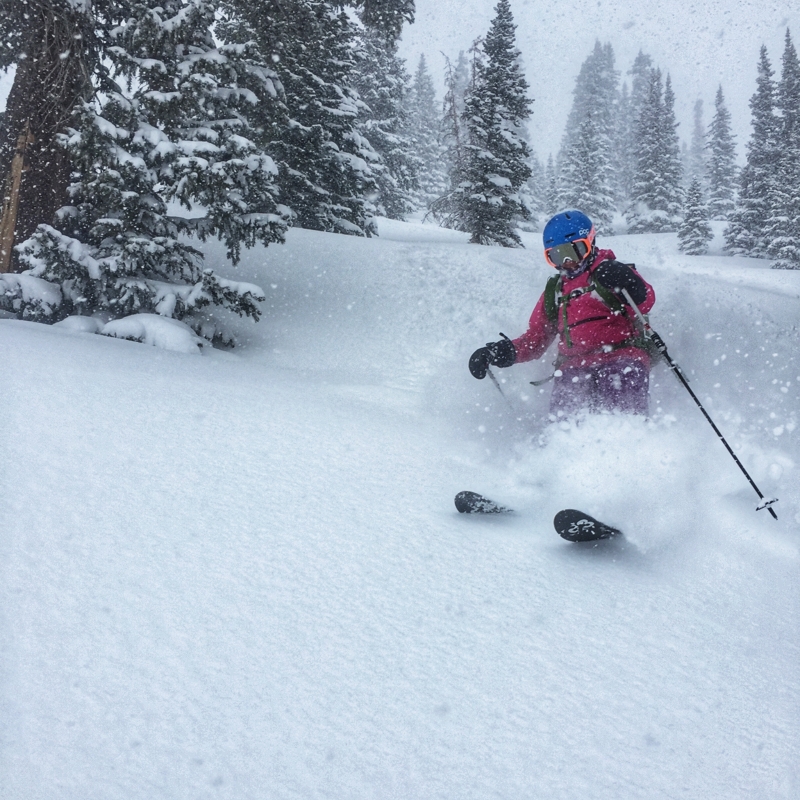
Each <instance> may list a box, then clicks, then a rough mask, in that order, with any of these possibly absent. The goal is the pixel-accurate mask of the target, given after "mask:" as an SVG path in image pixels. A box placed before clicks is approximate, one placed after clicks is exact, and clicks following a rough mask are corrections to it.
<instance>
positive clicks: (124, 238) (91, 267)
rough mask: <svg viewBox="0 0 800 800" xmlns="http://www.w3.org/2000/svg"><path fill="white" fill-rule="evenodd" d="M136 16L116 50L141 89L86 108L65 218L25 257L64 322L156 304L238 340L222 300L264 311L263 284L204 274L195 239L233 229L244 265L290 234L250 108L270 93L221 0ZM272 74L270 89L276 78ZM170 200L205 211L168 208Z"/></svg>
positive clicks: (73, 150) (111, 92)
mask: <svg viewBox="0 0 800 800" xmlns="http://www.w3.org/2000/svg"><path fill="white" fill-rule="evenodd" d="M134 12H135V14H134V15H133V16H131V17H129V19H128V20H127V21H126V23H125V24H124V25H122V26H118V27H117V28H115V30H114V41H115V42H116V45H115V46H114V47H112V48H110V49H109V50H108V51H107V58H109V59H110V60H111V62H112V64H113V67H114V69H115V71H116V73H117V74H118V75H119V76H120V77H121V78H123V79H125V78H127V80H128V81H129V86H130V87H131V89H132V91H130V92H125V91H123V89H122V88H121V87H119V86H117V87H116V88H114V87H112V86H111V85H108V86H107V91H106V92H105V93H104V94H103V95H99V96H98V97H97V98H96V99H95V101H94V102H92V103H85V104H84V105H83V107H82V111H81V113H80V119H79V124H78V125H76V127H75V128H73V129H72V130H71V131H70V133H69V136H68V137H66V138H65V141H64V145H65V147H66V149H67V150H68V152H69V153H70V155H71V157H72V162H73V164H74V166H75V173H74V179H73V182H72V184H71V185H70V195H71V205H70V206H67V207H65V208H63V209H62V210H61V211H60V213H59V222H58V227H53V226H46V225H42V226H40V227H39V228H38V229H37V232H36V233H35V234H34V236H33V237H31V238H30V239H29V240H27V241H26V242H25V243H23V244H22V245H20V248H19V250H20V260H21V262H22V264H23V265H24V266H26V267H28V269H29V274H30V275H32V276H34V277H38V278H42V279H44V280H46V281H48V282H51V283H53V284H57V285H58V286H59V287H60V290H61V295H62V298H63V300H62V302H61V304H60V305H59V306H58V307H57V308H54V309H53V308H51V309H49V310H48V311H47V313H48V315H49V316H50V317H51V318H53V319H55V318H59V317H63V316H66V315H67V314H82V315H97V316H99V317H100V318H102V319H109V318H118V317H122V316H126V315H129V314H133V313H138V312H147V313H157V314H160V315H162V316H166V317H172V318H175V319H178V320H184V321H185V322H187V323H189V324H190V325H191V326H192V327H193V328H194V329H195V331H196V332H198V333H199V334H201V335H202V336H205V337H206V338H208V339H211V340H221V341H229V336H228V335H227V334H226V332H225V330H224V327H222V326H221V325H220V323H219V321H218V320H217V319H216V318H215V317H214V315H213V313H212V309H211V307H212V306H215V305H220V306H224V307H227V308H229V309H230V310H233V311H235V312H237V313H239V314H245V315H248V316H251V317H253V318H255V319H257V318H258V316H259V314H260V311H259V308H258V306H257V304H256V301H257V300H258V299H261V298H260V290H259V289H258V287H255V286H253V285H251V284H241V283H236V282H233V281H227V280H224V279H222V278H220V277H218V276H216V275H215V274H214V272H213V271H212V270H210V269H204V268H203V264H202V258H201V256H200V254H199V252H198V251H197V250H196V249H194V248H193V247H192V246H191V245H190V244H188V243H187V242H186V240H185V237H186V236H192V235H194V236H197V237H199V238H201V239H203V238H205V237H206V236H210V235H213V236H217V237H220V238H221V239H222V240H223V241H224V242H225V243H226V244H227V246H228V255H229V257H230V258H231V259H233V260H236V259H237V258H238V256H239V252H240V249H241V247H242V246H243V245H244V246H250V245H252V244H254V243H255V242H256V241H260V242H262V243H264V244H268V243H269V242H273V241H281V240H282V237H283V233H284V230H285V227H286V218H285V217H286V212H285V210H284V209H283V208H282V207H281V206H279V205H278V204H277V203H276V199H275V198H276V194H277V188H276V186H275V176H276V173H277V169H276V167H275V164H274V163H273V161H272V159H271V158H270V157H269V156H267V155H265V154H263V153H262V152H260V151H259V149H258V148H257V147H256V145H255V144H254V143H253V141H252V139H250V138H248V136H249V134H250V133H251V129H250V126H249V125H248V122H247V116H246V114H247V109H248V107H249V106H251V105H253V104H254V103H256V102H258V101H259V98H258V97H257V95H256V94H255V93H254V92H253V91H252V89H249V88H243V87H241V86H240V85H239V83H238V80H239V76H240V75H245V74H247V72H248V70H249V69H250V67H251V66H252V65H251V64H250V63H249V62H248V58H247V50H246V48H240V47H219V46H217V45H216V44H215V42H214V40H213V38H212V35H211V26H212V25H213V23H214V14H215V8H214V4H213V3H211V2H209V1H208V0H190V1H189V2H184V0H149V2H148V3H140V4H139V5H137V6H136V7H135V9H134ZM260 74H261V77H262V79H263V81H264V82H265V83H264V87H265V93H266V81H268V80H269V79H270V76H269V75H268V74H266V73H263V72H262V73H260ZM261 99H262V100H264V99H265V98H263V97H262V98H261ZM170 202H172V203H174V204H181V205H183V206H186V207H187V208H189V209H191V211H192V213H191V214H190V215H188V216H179V215H177V214H175V213H169V211H168V205H167V204H168V203H170ZM201 210H202V213H201V214H198V213H197V212H198V211H201ZM17 310H18V311H19V313H21V314H22V315H23V316H25V315H28V316H30V315H36V314H40V315H41V312H42V309H40V308H36V307H32V308H26V307H25V305H24V304H23V306H22V308H18V309H17Z"/></svg>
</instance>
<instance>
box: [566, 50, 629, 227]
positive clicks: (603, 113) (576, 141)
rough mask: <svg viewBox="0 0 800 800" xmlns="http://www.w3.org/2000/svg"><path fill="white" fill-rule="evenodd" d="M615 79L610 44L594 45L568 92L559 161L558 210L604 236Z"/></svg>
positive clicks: (610, 190)
mask: <svg viewBox="0 0 800 800" xmlns="http://www.w3.org/2000/svg"><path fill="white" fill-rule="evenodd" d="M618 80H619V74H618V72H617V71H616V70H615V69H614V51H613V50H612V48H611V45H610V44H606V45H605V46H603V45H601V44H600V42H599V41H596V42H595V45H594V50H593V51H592V53H591V54H590V55H589V56H588V57H587V58H586V60H585V61H584V62H583V64H582V65H581V69H580V72H579V73H578V77H577V79H576V81H575V88H574V89H573V101H572V108H571V110H570V113H569V116H568V117H567V124H566V130H565V133H564V140H563V142H562V145H561V154H560V156H559V162H560V164H561V165H562V172H561V186H560V189H561V196H560V205H561V206H562V207H569V208H580V209H581V210H582V211H584V212H585V213H586V214H588V215H589V216H590V217H591V219H592V220H593V222H594V223H595V226H596V227H597V229H598V231H599V232H601V233H610V232H611V225H612V221H613V219H614V212H615V210H616V197H615V177H614V158H615V147H614V145H615V137H616V130H615V125H616V113H615V111H616V107H615V104H616V98H617V83H618Z"/></svg>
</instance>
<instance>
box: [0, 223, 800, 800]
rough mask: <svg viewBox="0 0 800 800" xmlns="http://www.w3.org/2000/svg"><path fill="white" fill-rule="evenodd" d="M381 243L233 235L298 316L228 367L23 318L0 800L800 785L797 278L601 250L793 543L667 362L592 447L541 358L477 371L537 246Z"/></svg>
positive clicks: (8, 504) (399, 239)
mask: <svg viewBox="0 0 800 800" xmlns="http://www.w3.org/2000/svg"><path fill="white" fill-rule="evenodd" d="M381 233H382V236H381V238H380V239H373V240H366V241H365V240H359V239H353V238H347V237H337V236H331V235H325V234H319V233H312V232H306V231H299V230H295V231H291V232H290V236H289V241H288V243H287V245H286V246H285V247H271V248H269V249H268V250H266V251H263V250H259V251H253V252H250V253H248V254H246V256H245V258H244V260H243V263H242V264H241V265H240V267H239V268H237V269H236V270H233V269H231V268H230V267H227V266H225V265H224V264H223V263H222V261H223V258H224V255H223V252H222V251H221V250H219V251H215V250H214V249H213V248H210V249H209V251H208V255H209V262H210V265H211V266H214V267H215V268H218V269H219V271H220V272H221V273H222V274H225V275H229V276H230V277H235V278H237V279H241V280H249V281H254V282H256V283H259V284H261V285H262V286H263V287H264V288H265V290H266V291H267V294H268V300H267V302H266V303H265V304H264V305H265V307H264V311H265V316H264V319H263V321H262V322H261V323H259V324H258V325H252V324H250V323H246V322H244V321H243V322H242V323H241V326H240V338H241V341H242V346H241V347H240V348H239V349H237V350H236V351H234V352H219V351H213V352H208V349H207V348H206V350H205V351H204V353H203V354H202V355H201V357H199V358H198V357H197V356H192V357H189V356H187V355H182V354H180V353H173V352H165V351H163V350H160V349H156V348H153V347H147V346H144V345H141V344H135V343H131V342H126V341H118V340H112V339H108V338H104V337H100V336H95V335H92V334H88V333H81V332H76V331H72V330H68V329H65V328H61V329H59V328H52V327H45V326H40V325H34V324H28V323H20V322H17V321H13V320H5V321H0V351H1V352H2V360H3V363H4V365H5V378H4V381H3V386H4V389H3V393H2V398H3V411H4V416H3V419H4V427H5V431H6V436H5V447H4V451H3V497H4V503H3V507H2V508H3V512H2V513H3V517H2V520H0V526H1V527H0V530H2V536H1V537H0V564H1V565H2V566H1V567H0V570H1V572H0V643H1V644H2V662H1V663H0V670H2V672H0V698H1V699H2V713H0V725H1V726H2V728H0V731H1V733H2V739H1V740H0V759H1V760H0V782H1V783H2V787H3V789H2V792H1V793H0V794H2V796H3V797H4V798H9V800H38V798H42V800H44V799H45V798H46V799H47V800H66V799H67V798H68V799H69V800H90V799H94V798H98V800H99V799H100V798H102V799H103V800H139V799H140V798H141V799H142V800H144V799H145V798H147V800H153V799H154V798H193V799H194V798H205V797H220V798H231V800H250V799H252V800H261V799H262V798H322V797H329V798H337V800H338V799H339V798H389V797H392V798H426V800H427V799H428V798H447V799H448V800H449V799H450V798H476V800H477V799H478V798H481V799H482V798H487V797H502V798H547V799H548V800H553V799H557V798H564V800H568V799H569V800H572V799H573V798H589V797H591V798H593V799H594V800H598V799H599V800H604V799H605V798H608V799H609V800H611V799H612V798H613V799H614V800H619V799H620V798H644V797H647V798H675V797H683V798H698V799H699V798H704V799H705V798H725V800H730V798H744V797H747V798H770V799H772V798H797V797H798V796H800V769H799V768H798V764H800V652H798V650H799V648H798V633H797V631H798V621H800V616H799V614H798V612H800V604H799V603H798V598H799V597H800V588H799V587H800V582H799V581H798V577H799V576H798V566H800V559H799V558H798V531H799V530H800V502H799V501H798V497H797V489H796V487H797V481H798V470H797V463H798V461H800V447H799V446H798V437H800V433H799V432H798V430H797V421H798V420H797V417H798V394H799V393H800V362H798V343H799V342H798V339H799V337H800V334H798V330H797V321H798V309H799V308H800V273H785V272H775V271H770V270H768V269H766V268H765V264H763V263H761V262H758V261H752V260H747V259H731V258H724V257H721V256H719V255H712V256H707V257H694V258H693V257H687V256H683V255H680V254H678V253H677V251H676V249H675V240H674V237H673V236H670V235H664V236H647V237H645V236H640V237H618V238H616V239H611V240H609V239H606V240H604V243H605V244H610V245H611V247H613V248H614V249H615V250H616V251H617V255H618V256H619V257H620V258H622V259H624V260H633V261H636V263H637V265H638V266H639V268H640V269H641V270H642V272H643V273H644V274H645V276H646V277H647V278H648V279H649V280H650V281H651V282H652V283H653V284H654V285H655V287H656V292H657V295H658V302H657V305H656V308H655V310H654V312H653V314H652V321H653V324H654V327H655V328H656V329H657V330H659V331H660V332H661V333H662V335H663V336H664V337H665V339H666V340H667V342H668V344H669V345H670V350H671V353H672V355H673V356H674V357H675V358H676V359H677V360H678V361H679V363H681V365H682V366H683V367H684V369H685V370H686V372H687V373H688V375H689V376H690V378H691V379H692V385H693V387H694V389H695V391H696V392H697V393H698V395H699V396H700V397H701V399H702V400H703V402H704V403H706V404H707V407H708V409H709V411H710V412H711V414H712V415H713V416H714V418H715V420H716V421H717V423H718V424H719V425H720V427H721V428H722V430H723V432H724V433H725V434H726V436H727V437H728V439H729V440H730V442H731V444H732V445H733V447H734V448H735V449H736V451H737V452H738V453H739V454H740V456H741V457H742V459H743V461H744V463H745V464H746V466H747V468H748V469H749V470H750V471H751V473H752V475H753V477H754V478H755V479H756V481H757V482H758V483H759V485H760V486H761V488H762V489H763V491H764V492H765V494H766V495H768V496H778V497H780V503H779V504H778V505H777V506H776V510H777V512H778V515H779V517H780V519H779V522H777V523H776V522H774V521H773V520H772V519H771V518H770V517H768V516H767V515H766V512H763V511H762V512H759V513H756V512H755V511H754V508H755V505H756V501H757V498H756V496H755V493H754V492H753V491H752V489H751V488H750V487H749V486H748V484H747V482H746V481H745V479H744V478H743V476H742V475H741V473H740V472H739V471H738V470H737V468H736V466H735V465H734V464H733V462H732V460H731V459H730V458H729V456H728V454H727V453H726V452H725V450H724V448H723V447H722V446H721V444H720V443H719V442H718V441H716V439H715V437H714V434H713V432H712V431H711V429H710V428H709V426H708V425H707V423H706V422H705V421H704V420H703V418H702V417H701V415H700V413H699V411H698V410H697V409H696V407H695V406H694V405H693V404H692V403H691V400H690V399H689V397H688V395H687V394H686V393H685V391H684V390H683V389H682V388H681V387H680V385H679V384H678V383H677V381H676V380H675V379H674V377H673V376H672V375H670V374H669V373H668V372H667V371H666V370H665V369H664V368H663V367H659V368H657V370H656V372H655V373H654V385H653V391H652V401H653V403H652V406H653V416H652V419H651V420H649V421H645V420H640V419H629V418H619V417H610V416H607V417H600V418H595V419H587V420H584V421H583V423H582V424H580V425H575V424H564V425H561V426H559V425H551V424H548V422H547V394H548V392H549V388H548V387H547V386H545V387H542V390H541V391H540V390H539V389H536V388H534V387H532V386H531V385H530V384H529V381H530V380H533V379H537V378H540V377H544V376H546V375H547V374H548V364H547V363H546V362H545V363H534V364H527V365H520V366H517V367H515V368H512V369H510V370H504V371H502V372H501V373H499V375H500V377H501V378H502V379H503V381H504V382H503V390H504V392H505V394H506V397H507V400H504V399H503V398H502V397H501V396H500V394H499V393H498V392H497V390H496V388H495V387H494V386H493V385H492V384H491V383H490V382H489V381H488V380H486V381H483V382H477V381H474V380H473V379H472V378H471V377H470V376H469V374H468V372H467V370H466V359H467V357H468V356H469V353H470V352H471V351H472V350H473V349H474V348H475V347H477V346H479V345H480V344H482V343H483V342H485V341H487V340H493V339H496V338H497V333H498V331H504V332H506V333H508V334H509V335H516V334H518V333H520V332H521V331H522V330H523V328H524V326H525V324H526V323H527V317H528V315H529V313H530V310H531V308H532V306H533V303H534V302H535V300H536V298H537V296H538V294H539V292H540V291H541V288H542V286H543V285H544V281H545V278H546V277H547V275H548V268H547V267H546V266H545V265H544V262H543V259H542V258H541V255H540V251H539V247H538V241H537V237H536V236H535V235H531V236H530V237H529V239H528V240H527V241H528V244H529V248H528V249H527V250H524V251H522V250H520V251H510V250H504V249H492V248H481V247H475V246H470V245H468V244H466V242H465V239H464V237H463V236H462V235H461V234H457V233H453V232H448V231H442V230H439V229H437V228H432V227H428V226H422V225H412V224H407V225H404V224H399V223H388V222H386V223H384V224H383V225H382V229H381ZM215 261H218V262H219V263H215ZM460 489H474V490H478V491H482V492H485V493H487V494H489V495H491V496H493V497H496V498H497V499H498V500H501V501H503V502H505V503H508V504H510V505H512V506H514V507H515V508H516V509H517V510H518V511H517V513H516V514H515V515H513V516H509V517H504V518H492V519H475V518H470V517H462V516H459V515H458V514H457V513H456V512H455V509H454V507H453V505H452V497H453V495H454V494H455V493H456V491H458V490H460ZM565 506H578V507H582V508H584V509H585V510H586V511H589V512H590V513H595V514H596V515H597V516H601V517H602V518H603V519H605V520H606V521H608V522H610V523H613V524H617V525H619V526H621V527H623V528H624V529H625V531H626V537H625V539H624V540H622V541H613V542H607V543H603V544H602V545H601V546H598V547H594V548H593V547H582V546H575V545H570V544H568V543H566V542H564V541H562V540H561V539H559V538H558V537H557V536H556V535H555V534H554V532H553V530H552V525H551V520H552V516H553V513H554V512H555V511H556V510H557V509H559V508H562V507H565Z"/></svg>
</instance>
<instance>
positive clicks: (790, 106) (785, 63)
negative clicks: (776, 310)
mask: <svg viewBox="0 0 800 800" xmlns="http://www.w3.org/2000/svg"><path fill="white" fill-rule="evenodd" d="M776 95H777V98H776V99H777V102H776V106H777V108H778V111H779V112H780V114H781V120H780V125H779V128H778V152H779V153H780V160H779V162H778V164H777V169H776V177H775V184H774V192H773V203H772V208H771V214H770V218H769V220H768V223H767V226H768V236H769V254H770V255H771V256H772V259H773V262H772V266H773V268H775V269H800V188H798V187H800V60H798V57H797V51H796V49H795V47H794V44H793V43H792V38H791V35H790V33H789V31H788V30H787V31H786V39H785V47H784V51H783V59H782V63H781V79H780V82H779V83H778V87H777V93H776Z"/></svg>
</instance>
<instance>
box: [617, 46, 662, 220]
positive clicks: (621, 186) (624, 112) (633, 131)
mask: <svg viewBox="0 0 800 800" xmlns="http://www.w3.org/2000/svg"><path fill="white" fill-rule="evenodd" d="M652 63H653V60H652V58H651V57H650V56H649V55H647V54H646V53H643V52H642V51H641V50H640V51H639V53H638V54H637V56H636V58H635V59H634V61H633V65H632V66H631V68H630V69H629V70H628V75H630V78H631V86H630V91H628V85H627V83H625V84H623V86H622V90H621V92H620V97H619V102H618V107H617V108H618V111H617V115H616V136H615V152H616V155H615V172H616V173H617V180H616V190H617V194H618V195H619V198H620V200H621V202H622V203H623V205H624V206H625V207H627V205H628V203H630V200H631V197H632V195H633V184H634V181H635V179H636V172H637V158H636V152H637V143H636V137H637V131H638V128H639V120H640V117H641V114H642V107H643V105H644V103H645V99H646V96H647V87H648V82H649V78H650V72H651V70H652Z"/></svg>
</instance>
